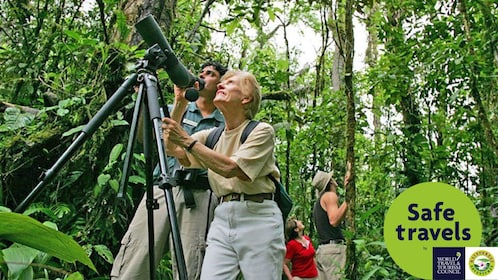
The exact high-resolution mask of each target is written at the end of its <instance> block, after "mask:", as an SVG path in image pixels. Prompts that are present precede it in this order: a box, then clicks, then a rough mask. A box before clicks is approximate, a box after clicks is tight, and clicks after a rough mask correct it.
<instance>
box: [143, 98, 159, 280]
mask: <svg viewBox="0 0 498 280" xmlns="http://www.w3.org/2000/svg"><path fill="white" fill-rule="evenodd" d="M149 116H150V110H149V106H148V103H147V102H145V106H144V157H145V186H146V198H145V199H146V200H145V205H146V207H147V227H148V229H149V231H148V233H149V235H148V238H149V273H150V279H151V280H154V279H156V278H155V274H156V266H155V264H156V262H155V254H154V243H155V242H154V240H155V239H154V209H158V208H159V205H158V204H157V200H155V199H154V190H153V174H152V173H153V170H152V162H153V161H152V147H151V145H150V143H152V141H153V140H152V130H151V124H150V122H149V121H148V118H149Z"/></svg>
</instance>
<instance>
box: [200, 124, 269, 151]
mask: <svg viewBox="0 0 498 280" xmlns="http://www.w3.org/2000/svg"><path fill="white" fill-rule="evenodd" d="M258 124H259V121H255V120H250V121H249V123H248V124H247V126H246V127H245V128H244V131H242V135H241V136H240V143H241V144H244V142H245V141H246V140H247V137H249V134H251V132H252V131H253V130H254V128H255V127H256V126H257V125H258ZM224 129H225V126H224V125H222V126H219V127H217V128H215V129H213V130H212V131H211V132H210V133H209V135H208V137H207V139H206V143H205V144H204V145H206V147H208V148H210V149H213V148H214V146H215V145H216V143H218V140H220V136H221V134H222V133H223V130H224Z"/></svg>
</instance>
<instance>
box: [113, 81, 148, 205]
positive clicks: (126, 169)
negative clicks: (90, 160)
mask: <svg viewBox="0 0 498 280" xmlns="http://www.w3.org/2000/svg"><path fill="white" fill-rule="evenodd" d="M143 87H144V85H143V83H140V85H139V88H138V93H137V100H136V102H135V108H134V110H133V119H132V121H131V127H130V135H129V138H128V146H127V148H126V155H125V159H124V163H123V175H122V176H121V183H120V185H119V190H118V194H117V195H116V197H117V198H118V199H122V198H124V196H125V194H126V186H127V185H128V179H129V177H130V170H131V164H130V162H131V159H132V158H133V147H134V144H135V139H136V138H137V137H136V135H137V126H138V121H139V114H140V112H141V110H140V108H141V105H142V102H143V101H144V97H143V96H144V89H143ZM147 117H148V116H147Z"/></svg>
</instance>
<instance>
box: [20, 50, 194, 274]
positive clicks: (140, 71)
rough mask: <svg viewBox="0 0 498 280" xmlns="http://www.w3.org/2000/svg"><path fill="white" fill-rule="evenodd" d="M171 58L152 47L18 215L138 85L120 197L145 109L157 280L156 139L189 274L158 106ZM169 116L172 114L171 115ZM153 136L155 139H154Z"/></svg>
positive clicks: (181, 267) (177, 248) (176, 242)
mask: <svg viewBox="0 0 498 280" xmlns="http://www.w3.org/2000/svg"><path fill="white" fill-rule="evenodd" d="M166 59H167V56H166V54H165V53H164V52H163V51H162V49H161V48H160V47H159V46H158V45H157V44H155V45H153V46H152V47H150V48H149V49H148V50H147V52H146V54H145V56H144V59H142V60H140V61H139V62H138V63H137V67H136V69H137V71H136V73H134V74H132V75H131V76H129V77H128V78H127V79H126V80H125V81H124V82H123V84H122V85H121V86H120V87H119V88H118V89H117V91H116V92H115V93H114V94H113V95H112V97H111V98H110V99H109V100H108V101H107V102H106V103H105V104H104V105H103V106H102V108H101V109H100V110H99V111H98V112H97V114H96V115H95V116H94V117H93V118H92V119H91V120H90V121H89V122H88V124H87V125H86V126H85V127H84V128H83V130H82V132H81V133H80V134H79V135H78V137H77V138H76V139H75V141H74V142H73V143H72V144H71V145H70V146H69V148H68V149H67V150H66V151H65V152H64V153H63V154H62V156H61V157H60V158H59V159H58V160H57V161H56V163H55V164H54V165H53V166H52V167H51V168H49V169H48V170H47V171H46V172H45V173H44V174H43V175H42V177H41V178H42V180H41V181H40V182H39V183H38V185H37V186H36V187H35V188H34V189H33V191H32V192H31V193H30V194H29V195H28V196H27V197H26V198H25V199H24V200H23V201H22V202H21V203H20V204H19V206H18V207H17V208H16V209H15V212H23V211H24V210H25V209H26V208H27V206H28V205H29V204H30V202H31V201H32V200H33V199H34V198H35V197H36V196H37V195H38V194H39V193H40V192H41V191H42V189H43V187H45V186H46V184H47V183H48V182H49V181H50V180H51V179H53V177H54V176H55V175H56V174H57V172H58V171H59V170H60V169H61V168H62V167H63V166H64V164H65V163H66V162H67V161H68V160H69V159H70V158H71V156H72V155H74V153H75V152H76V151H77V150H78V149H79V148H80V147H81V146H82V145H83V143H84V142H85V141H86V140H87V139H88V138H90V136H91V135H92V134H93V133H94V132H95V131H96V129H97V128H98V127H100V125H102V123H103V122H104V120H105V119H106V118H107V117H108V116H109V115H110V114H111V113H112V112H113V111H114V109H115V108H116V107H117V105H118V104H119V102H120V101H121V100H122V99H123V98H124V97H125V96H126V94H128V93H129V92H130V91H131V90H132V89H133V87H134V86H135V85H137V83H138V94H137V101H136V103H135V108H134V112H133V120H132V124H131V130H130V137H129V141H128V147H127V153H126V157H125V161H124V167H123V176H122V178H121V186H120V191H119V192H118V198H121V197H122V196H123V189H124V187H125V186H126V185H127V183H128V173H129V171H130V161H131V158H132V150H133V144H134V142H135V141H134V140H135V138H136V130H137V124H138V119H139V118H138V116H139V113H140V112H141V111H142V110H141V106H142V105H144V106H143V107H144V108H143V109H144V110H143V124H144V141H143V145H144V156H145V173H146V180H145V182H146V206H147V226H148V238H149V270H150V276H151V279H152V280H153V279H155V270H156V268H155V260H154V258H155V257H154V219H153V215H154V214H153V211H154V209H158V208H159V205H158V203H157V200H155V199H154V197H153V189H152V188H153V178H152V177H153V168H152V163H153V161H152V154H153V149H152V143H153V141H154V139H155V142H156V143H155V144H156V148H157V153H158V156H159V167H160V175H159V178H158V182H159V187H160V188H162V189H163V190H164V192H165V198H166V204H167V205H166V206H167V210H168V216H169V222H170V226H171V237H172V240H173V247H174V252H175V257H176V263H177V266H178V274H179V277H180V279H181V280H184V279H185V280H186V279H188V278H187V271H186V265H185V259H184V256H183V248H182V243H181V239H180V234H179V230H178V223H177V217H176V210H175V206H174V201H173V195H172V192H171V188H172V187H173V186H174V183H173V181H174V180H171V178H170V175H169V170H168V165H167V160H166V156H165V151H164V146H163V143H162V131H161V113H160V106H159V103H158V98H159V94H158V86H157V85H158V82H157V77H156V75H155V72H156V70H157V68H158V67H159V66H161V65H163V64H164V61H166ZM167 115H169V113H168V112H167ZM153 133H154V135H155V137H153Z"/></svg>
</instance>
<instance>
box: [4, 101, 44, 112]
mask: <svg viewBox="0 0 498 280" xmlns="http://www.w3.org/2000/svg"><path fill="white" fill-rule="evenodd" d="M7 108H18V109H19V110H21V111H22V112H25V113H30V114H34V115H36V114H38V112H40V110H38V109H35V108H31V107H27V106H22V105H16V104H12V103H8V102H5V101H2V106H0V112H5V110H6V109H7Z"/></svg>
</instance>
